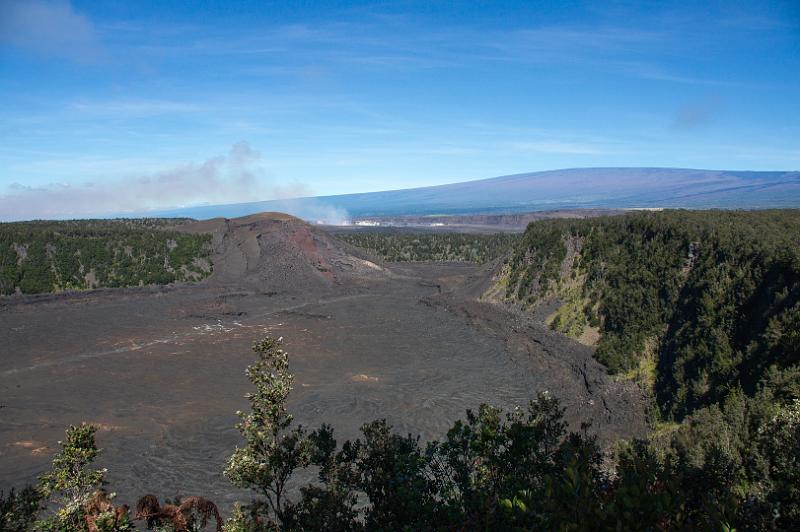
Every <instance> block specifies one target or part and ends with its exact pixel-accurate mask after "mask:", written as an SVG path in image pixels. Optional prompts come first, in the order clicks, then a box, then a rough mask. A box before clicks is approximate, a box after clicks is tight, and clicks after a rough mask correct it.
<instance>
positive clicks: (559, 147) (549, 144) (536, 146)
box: [510, 140, 607, 155]
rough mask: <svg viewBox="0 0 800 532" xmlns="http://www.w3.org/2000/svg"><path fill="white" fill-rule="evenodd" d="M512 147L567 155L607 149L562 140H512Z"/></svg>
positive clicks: (596, 153) (591, 153) (599, 151)
mask: <svg viewBox="0 0 800 532" xmlns="http://www.w3.org/2000/svg"><path fill="white" fill-rule="evenodd" d="M510 146H511V149H513V150H515V151H521V152H534V153H560V154H567V155H601V154H605V153H607V151H606V150H605V149H603V148H601V147H600V146H597V145H594V144H586V143H578V142H561V141H551V140H542V141H533V142H512V143H511V144H510Z"/></svg>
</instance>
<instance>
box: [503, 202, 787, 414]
mask: <svg viewBox="0 0 800 532" xmlns="http://www.w3.org/2000/svg"><path fill="white" fill-rule="evenodd" d="M500 282H502V283H503V284H504V286H505V288H506V296H507V297H508V298H509V299H510V300H513V301H519V302H521V303H522V304H523V305H524V306H533V305H536V304H537V303H539V302H540V301H542V300H545V299H548V298H559V299H561V300H562V301H563V302H564V303H563V306H562V307H561V309H559V311H558V312H556V316H555V319H554V320H553V321H552V326H553V327H554V328H556V329H560V330H562V331H564V332H567V333H569V334H573V335H577V334H578V333H579V332H580V331H582V330H583V329H584V328H585V327H596V328H597V329H599V332H600V339H599V342H598V343H597V351H596V357H597V359H598V360H600V361H601V362H603V363H604V364H606V365H607V366H608V368H609V369H610V371H611V372H612V373H616V374H619V375H621V376H622V375H632V374H641V373H642V372H645V373H650V375H648V376H647V377H648V378H646V379H643V380H644V381H647V382H649V383H650V385H651V386H652V389H651V390H650V391H651V392H652V393H653V394H654V397H655V399H656V401H657V405H658V408H659V414H660V417H661V419H663V420H667V421H669V420H675V421H680V420H682V419H684V418H685V417H686V416H688V415H690V414H694V413H696V412H698V411H700V410H701V409H703V408H710V407H715V408H716V407H719V408H724V405H726V404H728V403H729V402H731V401H732V402H733V403H737V401H739V400H740V399H737V398H744V399H742V400H745V401H747V400H752V398H754V397H762V400H767V399H763V398H767V397H768V398H769V400H777V401H780V402H784V403H785V402H787V401H789V400H791V399H793V398H796V397H798V391H800V211H796V210H772V211H754V212H753V211H751V212H722V211H664V212H637V213H630V214H627V215H625V216H617V217H606V218H595V219H587V220H548V221H542V222H536V223H533V224H531V225H530V226H529V227H528V229H527V231H526V233H525V235H524V236H523V239H522V240H521V241H520V242H519V244H518V245H517V246H516V248H515V249H514V251H513V253H512V254H511V256H510V257H509V258H508V261H507V263H506V268H505V275H504V278H503V279H501V281H500ZM748 398H749V399H748ZM737 404H738V403H737Z"/></svg>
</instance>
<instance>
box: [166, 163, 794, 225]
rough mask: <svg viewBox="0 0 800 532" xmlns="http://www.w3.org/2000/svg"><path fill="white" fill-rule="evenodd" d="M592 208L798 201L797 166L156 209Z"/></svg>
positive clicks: (567, 173)
mask: <svg viewBox="0 0 800 532" xmlns="http://www.w3.org/2000/svg"><path fill="white" fill-rule="evenodd" d="M597 207H601V208H635V207H679V208H680V207H684V208H755V209H757V208H768V207H800V172H797V171H792V172H783V171H780V172H742V171H725V170H692V169H681V168H573V169H567V170H552V171H547V172H534V173H527V174H517V175H510V176H502V177H495V178H491V179H481V180H478V181H466V182H462V183H453V184H449V185H439V186H433V187H423V188H412V189H406V190H389V191H384V192H367V193H362V194H344V195H340V196H320V197H316V198H299V199H292V200H271V201H259V202H253V203H238V204H231V205H213V206H203V207H193V208H186V209H177V210H172V211H166V212H159V213H158V215H161V216H190V217H192V218H213V217H217V216H224V217H228V218H231V217H236V216H244V215H247V214H252V213H256V212H263V211H281V212H289V213H291V214H294V215H296V216H299V217H301V218H304V219H307V220H324V221H326V222H335V221H337V220H336V219H337V218H342V217H346V216H347V215H349V216H394V215H400V214H416V215H424V214H469V213H476V212H525V211H537V210H549V209H556V208H597Z"/></svg>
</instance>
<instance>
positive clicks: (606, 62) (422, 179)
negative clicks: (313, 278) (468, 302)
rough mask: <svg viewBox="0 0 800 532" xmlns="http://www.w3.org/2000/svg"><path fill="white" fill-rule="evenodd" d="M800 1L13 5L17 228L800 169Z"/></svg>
mask: <svg viewBox="0 0 800 532" xmlns="http://www.w3.org/2000/svg"><path fill="white" fill-rule="evenodd" d="M799 56H800V3H798V2H796V1H789V2H732V1H726V2H637V3H629V2H593V3H583V2H568V1H559V2H532V1H527V2H501V1H488V0H486V1H475V2H432V1H424V2H370V3H367V2H363V3H362V2H314V1H307V2H300V1H295V2H235V3H234V2H194V1H193V2H161V1H160V2H148V1H135V2H130V1H124V2H122V1H119V2H118V1H103V2H86V1H77V0H75V1H72V2H68V1H55V2H51V1H40V0H26V1H17V0H0V141H2V142H0V219H12V218H26V217H33V216H38V217H47V216H53V217H57V216H66V215H79V216H85V215H93V214H104V213H109V212H124V211H137V210H143V209H150V208H163V207H172V206H188V205H195V204H202V203H225V202H235V201H255V200H263V199H270V198H275V197H287V196H297V195H324V194H338V193H349V192H361V191H374V190H383V189H392V188H407V187H414V186H423V185H432V184H440V183H448V182H455V181H463V180H468V179H479V178H484V177H492V176H497V175H504V174H511V173H520V172H528V171H535V170H546V169H555V168H567V167H584V166H678V167H693V168H713V169H749V170H767V169H781V170H797V169H800V57H799Z"/></svg>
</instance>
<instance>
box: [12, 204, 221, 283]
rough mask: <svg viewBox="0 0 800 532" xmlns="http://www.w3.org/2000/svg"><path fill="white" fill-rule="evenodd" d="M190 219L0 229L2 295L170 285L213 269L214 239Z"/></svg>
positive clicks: (45, 223)
mask: <svg viewBox="0 0 800 532" xmlns="http://www.w3.org/2000/svg"><path fill="white" fill-rule="evenodd" d="M187 221H189V220H183V219H169V220H166V219H156V218H149V219H137V220H134V219H119V220H69V221H32V222H14V223H2V224H0V294H3V295H8V294H14V293H16V292H19V293H22V294H40V293H47V292H60V291H64V290H83V289H88V288H98V287H125V286H139V285H150V284H167V283H172V282H175V281H190V280H197V279H202V278H203V277H206V276H207V275H208V274H209V273H210V272H211V262H210V242H211V239H210V236H209V235H190V234H186V233H181V232H179V231H177V230H175V226H176V225H180V224H182V223H186V222H187Z"/></svg>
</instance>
